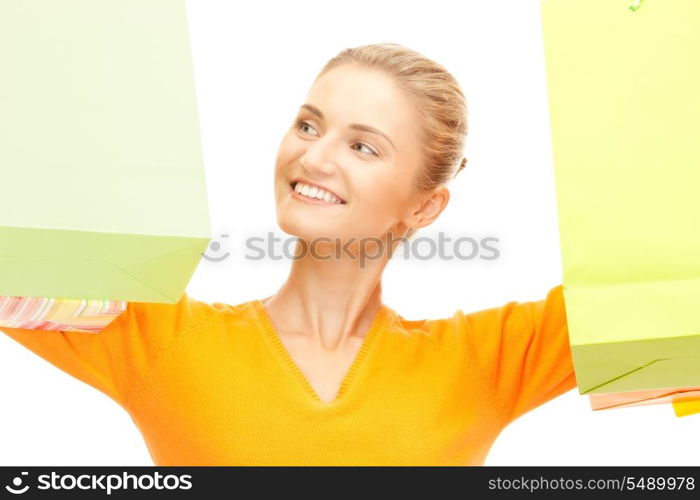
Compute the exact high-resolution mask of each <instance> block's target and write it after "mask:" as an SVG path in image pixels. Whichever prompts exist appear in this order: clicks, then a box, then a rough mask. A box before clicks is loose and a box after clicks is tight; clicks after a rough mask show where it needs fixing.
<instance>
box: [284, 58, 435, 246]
mask: <svg viewBox="0 0 700 500" xmlns="http://www.w3.org/2000/svg"><path fill="white" fill-rule="evenodd" d="M420 145H421V129H420V122H419V119H418V117H417V115H416V109H415V105H414V104H413V102H412V101H411V99H410V97H409V96H408V95H407V94H406V93H405V92H404V91H402V90H401V89H400V88H398V87H397V86H396V85H395V83H394V82H393V81H392V79H391V78H390V77H389V76H387V75H385V74H383V73H380V72H378V71H372V70H367V69H364V68H361V67H359V66H356V65H353V64H345V65H341V66H338V67H336V68H334V69H332V70H330V71H328V72H327V73H325V74H324V75H323V76H321V77H320V78H318V79H317V80H316V82H315V83H314V85H313V86H312V88H311V90H310V91H309V93H308V95H307V97H306V101H305V102H304V104H303V105H302V106H301V108H300V109H299V111H298V114H297V116H296V117H295V120H294V123H293V124H292V126H291V128H290V129H289V130H288V131H287V133H286V134H285V136H284V137H283V139H282V143H281V145H280V148H279V151H278V154H277V159H276V166H275V197H276V202H277V220H278V224H279V225H280V227H281V228H282V229H283V230H284V231H285V232H287V233H289V234H293V235H296V236H298V237H300V238H302V239H304V240H307V241H310V240H313V239H314V238H320V237H326V238H331V239H332V240H333V241H335V240H336V239H342V240H343V241H348V240H349V239H350V238H353V237H355V238H363V237H378V238H382V237H383V236H385V235H386V233H387V232H389V231H391V232H392V234H393V235H394V239H397V238H399V237H400V236H401V234H403V232H405V229H406V225H404V224H405V223H407V222H410V221H412V220H413V219H411V217H412V213H413V212H414V211H415V209H416V197H415V193H414V192H413V191H412V183H413V180H414V179H415V178H416V176H417V175H418V173H419V169H421V168H422V162H421V148H420ZM299 179H302V184H304V183H305V184H307V185H317V186H320V187H322V188H326V189H327V190H329V191H331V192H332V193H335V195H336V196H337V197H339V198H340V199H341V200H342V201H333V200H332V199H331V200H330V201H325V200H326V199H328V198H329V197H325V198H324V200H318V199H316V200H309V199H308V198H305V197H304V196H303V195H299V194H297V193H296V192H295V189H294V187H293V183H295V182H296V181H298V180H299ZM312 193H313V191H312Z"/></svg>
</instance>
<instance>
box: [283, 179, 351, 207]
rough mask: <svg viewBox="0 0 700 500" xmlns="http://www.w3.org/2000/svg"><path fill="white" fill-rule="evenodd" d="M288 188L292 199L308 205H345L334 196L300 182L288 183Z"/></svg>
mask: <svg viewBox="0 0 700 500" xmlns="http://www.w3.org/2000/svg"><path fill="white" fill-rule="evenodd" d="M289 187H290V188H291V189H292V197H294V198H297V199H299V200H303V201H306V202H308V203H312V204H316V205H345V203H346V202H345V201H344V200H342V199H340V198H339V197H337V196H335V195H334V194H332V193H330V192H328V191H326V190H324V189H321V188H318V187H317V186H311V185H308V184H306V183H304V182H302V181H293V182H290V183H289ZM304 193H306V194H304Z"/></svg>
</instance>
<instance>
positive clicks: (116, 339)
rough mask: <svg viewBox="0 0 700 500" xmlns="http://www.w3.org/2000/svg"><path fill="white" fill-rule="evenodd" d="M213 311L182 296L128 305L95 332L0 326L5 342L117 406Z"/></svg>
mask: <svg viewBox="0 0 700 500" xmlns="http://www.w3.org/2000/svg"><path fill="white" fill-rule="evenodd" d="M214 312H216V308H215V307H214V306H212V305H210V304H207V303H204V302H200V301H198V300H196V299H193V298H191V297H189V296H188V295H187V293H183V295H182V296H181V297H180V300H179V301H178V302H177V303H176V304H161V303H147V302H129V303H128V304H127V308H126V310H124V311H123V312H122V313H121V314H120V315H119V316H117V317H116V318H115V319H114V320H112V322H111V323H110V324H109V325H107V327H105V328H104V329H103V330H102V331H100V332H99V333H86V332H65V331H48V330H27V329H22V328H6V327H0V331H3V332H5V334H7V335H8V336H9V337H11V338H12V339H14V340H15V341H17V342H19V343H20V344H22V345H23V346H24V347H26V348H27V349H29V350H30V351H32V352H34V353H35V354H37V355H38V356H40V357H42V358H44V359H45V360H46V361H48V362H50V363H51V364H53V365H54V366H56V367H58V368H59V369H61V370H63V371H64V372H66V373H68V374H69V375H71V376H73V377H75V378H77V379H79V380H81V381H83V382H85V383H86V384H89V385H91V386H92V387H94V388H96V389H98V390H100V391H102V392H103V393H104V394H106V395H107V396H109V397H110V398H112V399H113V400H115V401H116V402H117V403H119V404H120V405H121V406H123V407H124V406H125V404H126V403H127V401H128V398H129V395H130V391H131V389H132V388H133V387H135V386H137V385H138V384H139V383H140V382H141V381H142V380H143V378H144V377H145V376H146V375H147V373H148V371H149V366H150V365H151V364H152V363H153V362H154V360H155V359H156V358H157V357H158V356H159V355H160V353H162V352H163V351H165V350H167V349H168V348H169V346H170V345H172V344H173V343H175V342H177V340H178V338H180V337H181V336H182V335H186V333H187V332H188V331H191V330H193V329H196V328H197V327H198V326H200V325H202V324H203V323H204V322H206V321H207V319H208V318H210V317H211V316H213V313H214Z"/></svg>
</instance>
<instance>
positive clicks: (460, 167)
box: [457, 156, 467, 172]
mask: <svg viewBox="0 0 700 500" xmlns="http://www.w3.org/2000/svg"><path fill="white" fill-rule="evenodd" d="M466 166H467V157H466V156H465V157H464V158H462V163H460V164H459V168H458V169H457V172H459V171H460V170H462V169H463V168H464V167H466Z"/></svg>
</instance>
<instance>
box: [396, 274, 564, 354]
mask: <svg viewBox="0 0 700 500" xmlns="http://www.w3.org/2000/svg"><path fill="white" fill-rule="evenodd" d="M388 309H389V311H390V314H391V316H392V318H393V320H392V322H391V324H392V325H393V329H394V331H396V332H397V333H400V334H402V335H404V336H418V337H421V338H425V339H426V340H428V341H430V342H432V343H434V344H438V345H446V346H451V345H454V344H460V343H471V342H475V341H477V342H478V341H480V340H483V339H484V338H485V337H487V336H488V335H489V334H490V333H495V332H503V331H504V329H508V330H515V331H526V330H527V329H531V328H532V327H533V326H536V325H538V324H539V323H541V322H542V321H543V320H549V321H553V320H554V321H559V322H565V321H566V309H565V303H564V290H563V286H562V285H557V286H555V287H553V288H551V289H550V290H549V291H548V293H547V294H546V297H545V298H544V299H542V300H534V301H522V300H511V301H508V302H506V303H502V304H500V305H494V306H492V307H489V308H485V309H479V310H476V311H465V310H463V309H455V310H454V312H453V313H452V314H451V315H450V316H446V317H443V318H432V319H429V318H424V319H407V318H405V317H404V316H402V315H401V314H399V313H397V312H396V311H394V310H393V309H391V308H388Z"/></svg>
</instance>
